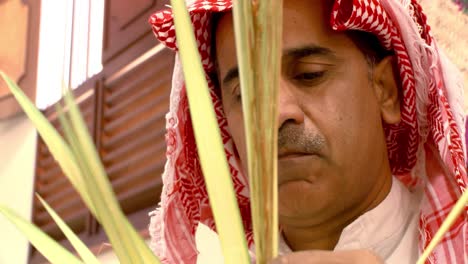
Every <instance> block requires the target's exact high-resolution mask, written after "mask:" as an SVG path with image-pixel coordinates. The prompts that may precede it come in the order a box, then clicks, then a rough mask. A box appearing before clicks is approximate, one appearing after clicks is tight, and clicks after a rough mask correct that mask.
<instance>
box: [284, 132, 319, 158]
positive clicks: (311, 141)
mask: <svg viewBox="0 0 468 264" xmlns="http://www.w3.org/2000/svg"><path fill="white" fill-rule="evenodd" d="M324 145H325V138H324V137H323V136H322V135H320V134H319V133H315V132H312V131H307V130H306V129H305V128H304V126H302V125H296V124H284V125H283V126H281V128H280V130H279V131H278V153H279V155H280V156H281V155H282V154H285V153H305V154H319V153H320V151H321V150H322V148H323V147H324Z"/></svg>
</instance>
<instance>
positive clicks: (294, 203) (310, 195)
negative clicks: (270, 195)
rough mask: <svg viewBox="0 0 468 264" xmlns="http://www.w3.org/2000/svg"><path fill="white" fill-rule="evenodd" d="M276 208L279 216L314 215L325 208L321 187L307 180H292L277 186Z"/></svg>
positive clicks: (324, 197) (324, 198)
mask: <svg viewBox="0 0 468 264" xmlns="http://www.w3.org/2000/svg"><path fill="white" fill-rule="evenodd" d="M278 201H279V202H278V210H279V214H280V216H283V217H287V218H289V217H290V218H296V217H300V216H301V215H309V216H310V215H314V214H316V213H317V212H320V211H323V210H326V207H327V206H326V202H327V201H326V196H324V193H323V189H321V188H320V187H318V186H316V184H314V183H313V182H310V181H307V180H294V181H288V182H285V183H282V184H280V185H279V186H278Z"/></svg>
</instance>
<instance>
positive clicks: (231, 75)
mask: <svg viewBox="0 0 468 264" xmlns="http://www.w3.org/2000/svg"><path fill="white" fill-rule="evenodd" d="M236 78H239V68H238V67H237V66H236V67H234V68H231V69H230V70H229V71H228V72H227V73H226V75H225V76H224V78H223V84H224V85H226V84H227V83H229V82H230V81H232V80H234V79H236Z"/></svg>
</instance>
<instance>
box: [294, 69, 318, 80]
mask: <svg viewBox="0 0 468 264" xmlns="http://www.w3.org/2000/svg"><path fill="white" fill-rule="evenodd" d="M324 74H325V72H324V71H319V72H303V73H300V74H297V75H296V76H294V79H295V80H297V81H303V82H314V81H317V80H318V79H319V78H321V77H323V75H324Z"/></svg>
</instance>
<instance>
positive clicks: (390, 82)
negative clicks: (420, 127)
mask: <svg viewBox="0 0 468 264" xmlns="http://www.w3.org/2000/svg"><path fill="white" fill-rule="evenodd" d="M393 69H394V68H393V56H387V57H385V58H384V59H382V60H381V61H380V62H379V63H377V64H376V65H375V66H374V70H373V79H372V80H373V86H374V92H375V95H376V96H377V100H378V103H379V106H380V112H381V115H382V119H383V120H384V121H385V123H387V124H396V123H398V122H400V119H401V115H400V99H399V94H398V84H397V77H396V75H395V73H394V71H393Z"/></svg>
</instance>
